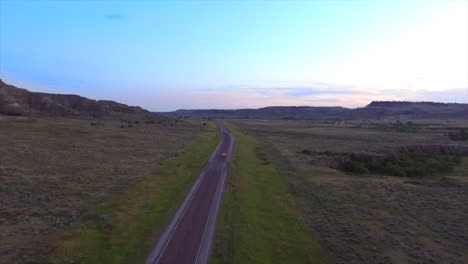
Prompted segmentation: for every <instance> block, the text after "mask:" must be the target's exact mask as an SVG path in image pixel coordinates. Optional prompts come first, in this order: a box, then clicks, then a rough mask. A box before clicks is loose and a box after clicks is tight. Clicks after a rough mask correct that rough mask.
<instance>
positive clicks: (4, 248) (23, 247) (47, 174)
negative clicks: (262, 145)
mask: <svg viewBox="0 0 468 264" xmlns="http://www.w3.org/2000/svg"><path fill="white" fill-rule="evenodd" d="M91 122H95V121H86V120H70V119H27V118H3V119H1V120H0V146H1V147H0V182H1V185H0V200H1V201H2V204H1V207H0V233H1V236H0V255H1V256H2V257H1V259H0V263H23V262H24V263H27V262H30V261H32V260H34V259H36V257H37V256H39V255H42V254H45V253H46V251H45V250H46V246H45V245H46V244H47V243H46V242H47V241H48V240H49V239H50V238H52V237H54V235H55V234H57V233H59V232H60V231H62V230H65V229H67V228H69V227H70V226H72V225H73V224H75V223H77V222H78V221H80V220H81V218H82V216H83V215H85V213H86V212H88V211H89V210H92V209H93V208H97V207H98V206H100V205H101V204H103V203H104V202H106V201H108V200H109V199H112V197H116V196H117V195H119V194H120V193H122V192H123V191H124V190H126V189H128V188H129V187H130V186H133V185H134V184H136V183H138V182H139V181H140V180H142V179H143V178H144V177H146V176H147V175H148V174H149V173H150V172H151V171H153V170H154V168H155V166H158V164H159V165H161V164H163V162H164V161H165V160H167V159H171V158H175V157H177V156H178V155H180V154H181V153H182V152H183V150H184V148H185V147H186V146H187V145H188V144H189V143H190V142H193V141H194V140H195V139H197V138H199V137H200V135H202V134H203V133H206V132H207V131H212V130H213V129H214V128H213V127H212V126H209V127H208V126H203V125H202V124H201V122H175V121H163V122H162V123H157V122H156V123H154V124H145V123H140V124H133V125H132V127H128V126H127V124H126V125H125V126H126V128H121V127H120V126H121V125H122V124H123V123H121V122H119V121H101V122H100V123H99V124H97V125H91V124H90V123H91Z"/></svg>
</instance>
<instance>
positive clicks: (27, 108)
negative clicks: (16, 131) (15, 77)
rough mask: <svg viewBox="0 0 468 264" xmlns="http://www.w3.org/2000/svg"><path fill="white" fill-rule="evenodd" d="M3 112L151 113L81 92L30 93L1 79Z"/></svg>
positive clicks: (114, 115) (102, 115)
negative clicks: (72, 93)
mask: <svg viewBox="0 0 468 264" xmlns="http://www.w3.org/2000/svg"><path fill="white" fill-rule="evenodd" d="M0 114H3V115H15V116H50V117H83V118H90V117H91V118H105V119H113V118H126V117H132V116H145V115H149V114H150V112H148V111H147V110H145V109H142V108H141V107H138V106H128V105H125V104H121V103H117V102H114V101H105V100H92V99H88V98H85V97H82V96H79V95H62V94H48V93H38V92H30V91H28V90H26V89H21V88H17V87H15V86H12V85H8V84H6V83H4V82H3V81H1V80H0Z"/></svg>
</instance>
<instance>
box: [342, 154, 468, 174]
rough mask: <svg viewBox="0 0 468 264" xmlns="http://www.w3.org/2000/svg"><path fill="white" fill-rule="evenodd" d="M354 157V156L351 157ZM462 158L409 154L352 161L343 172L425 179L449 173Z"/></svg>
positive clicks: (346, 164)
mask: <svg viewBox="0 0 468 264" xmlns="http://www.w3.org/2000/svg"><path fill="white" fill-rule="evenodd" d="M351 157H352V156H351ZM460 161H461V157H460V156H457V155H445V154H435V153H424V152H419V153H418V152H408V153H402V154H399V155H398V156H391V157H386V158H384V159H381V160H378V159H374V160H372V159H367V160H362V159H354V160H353V159H351V161H349V162H346V163H345V164H343V170H344V171H348V172H352V173H357V174H369V173H381V174H387V175H393V176H404V177H425V176H434V175H440V174H444V173H449V172H452V171H453V170H454V168H455V167H456V166H457V165H459V164H460Z"/></svg>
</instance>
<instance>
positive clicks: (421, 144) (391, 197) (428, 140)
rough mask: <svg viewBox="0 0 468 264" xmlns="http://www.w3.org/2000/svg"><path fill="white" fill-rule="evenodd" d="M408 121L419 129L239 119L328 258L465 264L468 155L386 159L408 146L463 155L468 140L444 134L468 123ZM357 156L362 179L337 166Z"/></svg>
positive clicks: (364, 262) (467, 248)
mask: <svg viewBox="0 0 468 264" xmlns="http://www.w3.org/2000/svg"><path fill="white" fill-rule="evenodd" d="M412 122H413V124H416V125H417V126H418V129H417V131H416V132H415V131H411V132H404V131H392V130H383V129H381V128H374V127H369V126H367V125H365V126H364V125H363V126H360V125H359V126H357V125H356V124H357V123H359V122H354V123H353V122H350V123H333V122H314V121H264V120H262V121H259V120H238V121H234V123H235V125H237V126H238V127H240V129H241V131H242V132H243V133H245V134H247V135H249V136H253V137H255V139H256V140H257V141H258V143H259V147H260V149H261V150H262V152H263V153H264V154H265V155H266V159H268V162H270V163H271V164H270V165H273V166H274V168H275V169H276V171H277V172H278V173H279V175H281V177H282V178H283V179H285V181H286V183H287V186H288V189H289V193H290V194H291V195H292V196H293V197H294V198H295V201H296V204H297V205H298V207H299V208H300V210H301V212H302V215H303V216H304V219H306V221H307V223H308V228H309V230H310V232H312V233H313V234H314V235H315V236H314V237H315V238H316V239H317V240H318V241H319V243H320V245H321V246H322V248H323V249H324V251H325V252H326V255H327V257H328V258H329V259H330V260H331V262H335V263H362V264H374V263H421V262H424V263H457V264H458V263H459V264H462V263H466V260H467V259H468V254H467V252H468V246H467V245H468V237H467V236H466V235H465V229H466V219H468V206H467V204H466V202H465V201H466V200H467V199H468V177H467V175H468V157H466V156H460V157H456V156H449V155H446V154H441V153H440V152H439V153H431V152H428V153H424V154H422V153H418V152H416V153H406V154H405V153H403V155H400V156H394V157H393V158H389V159H387V160H386V159H385V158H383V159H380V157H385V156H382V154H383V153H389V152H390V153H392V152H393V153H397V151H394V150H398V149H413V147H410V146H416V147H415V149H423V150H428V151H429V150H431V149H434V148H431V147H428V146H427V145H437V146H442V145H443V146H445V145H447V146H450V147H449V148H447V149H443V150H449V149H466V142H462V141H459V142H456V143H454V142H453V141H452V140H450V139H449V138H448V137H447V136H446V134H445V133H446V132H447V131H450V128H449V127H448V126H449V125H450V126H454V127H461V126H463V127H464V126H466V123H465V124H462V122H461V121H459V122H458V121H457V123H448V122H446V121H445V120H429V121H428V120H414V121H412ZM448 124H449V125H448ZM436 149H439V150H440V149H441V148H436ZM353 155H354V156H355V157H356V161H357V162H359V163H357V162H356V163H357V164H358V166H359V168H352V169H351V170H353V171H356V170H358V171H360V172H363V173H364V174H362V175H361V174H358V173H345V172H344V171H341V170H339V169H334V168H331V167H336V168H337V166H338V165H339V161H343V162H345V161H349V158H350V157H351V156H353ZM358 157H377V159H376V160H381V162H377V163H375V164H374V165H372V166H375V165H376V166H375V167H372V166H371V164H372V162H370V160H371V159H370V160H369V162H365V161H364V162H363V161H362V160H363V159H361V158H358ZM364 160H365V159H364ZM356 163H355V164H356ZM341 164H342V163H341ZM392 166H394V167H393V168H392ZM426 176H430V177H426Z"/></svg>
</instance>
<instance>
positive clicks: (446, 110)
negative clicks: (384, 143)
mask: <svg viewBox="0 0 468 264" xmlns="http://www.w3.org/2000/svg"><path fill="white" fill-rule="evenodd" d="M158 114H160V115H165V116H170V117H187V118H228V119H313V120H352V119H382V118H457V119H460V118H461V119H468V104H453V103H447V104H446V103H433V102H397V101H374V102H371V103H370V104H369V105H367V106H365V107H362V108H356V109H350V108H344V107H311V106H270V107H264V108H259V109H235V110H215V109H211V110H210V109H206V110H177V111H174V112H166V113H158Z"/></svg>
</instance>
